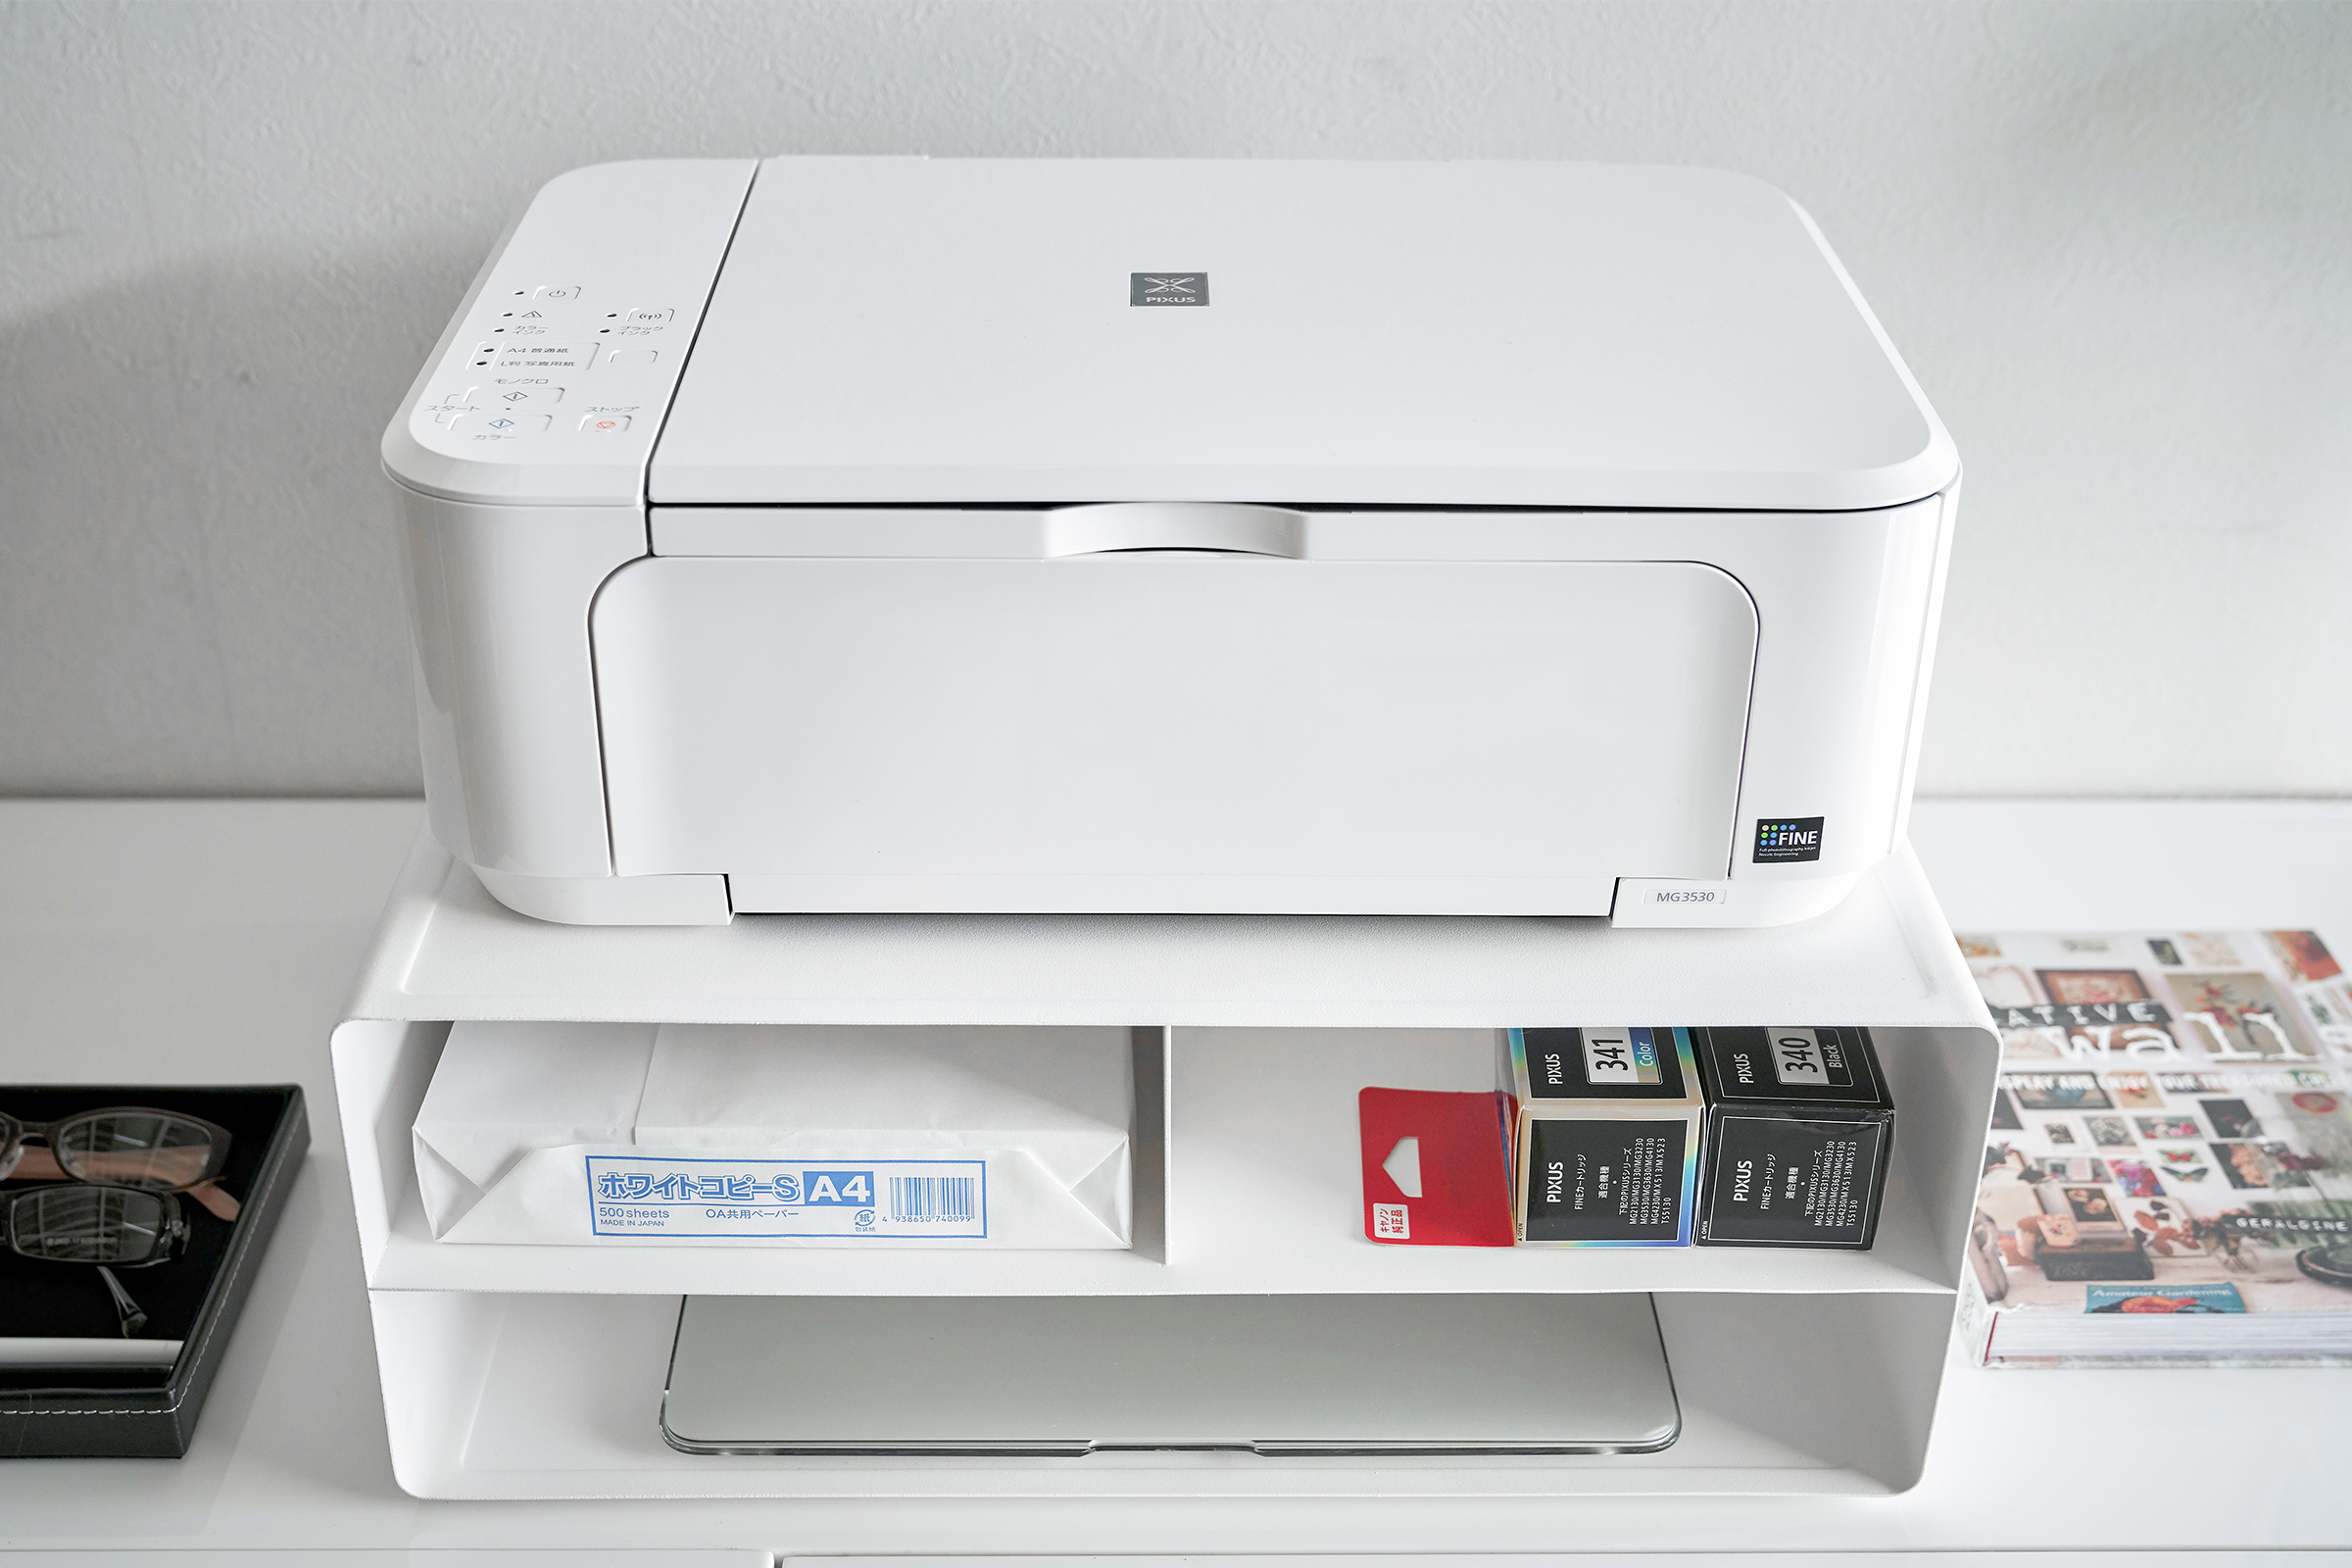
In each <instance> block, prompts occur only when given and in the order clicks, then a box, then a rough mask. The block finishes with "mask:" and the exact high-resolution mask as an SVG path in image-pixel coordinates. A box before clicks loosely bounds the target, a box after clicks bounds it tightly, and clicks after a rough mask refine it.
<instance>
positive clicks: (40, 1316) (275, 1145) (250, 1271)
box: [0, 1084, 311, 1459]
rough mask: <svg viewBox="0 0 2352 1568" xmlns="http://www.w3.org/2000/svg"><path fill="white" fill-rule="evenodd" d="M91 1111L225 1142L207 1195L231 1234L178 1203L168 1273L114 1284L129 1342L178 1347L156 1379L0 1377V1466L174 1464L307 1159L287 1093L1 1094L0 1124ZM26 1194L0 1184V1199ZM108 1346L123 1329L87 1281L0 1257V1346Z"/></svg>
mask: <svg viewBox="0 0 2352 1568" xmlns="http://www.w3.org/2000/svg"><path fill="white" fill-rule="evenodd" d="M102 1105H152V1106H154V1107H156V1108H158V1109H161V1110H183V1111H187V1112H189V1113H190V1114H192V1115H197V1116H202V1117H203V1118H205V1119H206V1120H207V1121H212V1122H218V1123H219V1124H220V1125H221V1126H222V1127H225V1128H227V1129H228V1131H229V1133H230V1134H231V1135H232V1138H233V1140H234V1141H233V1142H232V1143H231V1144H230V1145H229V1151H228V1168H227V1169H226V1170H225V1171H223V1172H222V1173H221V1186H222V1187H224V1188H225V1189H227V1191H228V1192H229V1193H230V1194H231V1195H232V1196H233V1197H235V1198H236V1199H237V1200H238V1201H239V1202H240V1204H241V1205H242V1207H241V1211H240V1212H239V1214H238V1216H237V1219H236V1222H235V1223H234V1224H229V1223H226V1222H223V1221H221V1220H219V1219H216V1218H214V1217H213V1216H212V1215H211V1214H210V1213H208V1212H207V1211H206V1210H205V1209H204V1208H203V1206H202V1205H200V1204H199V1203H197V1202H196V1201H194V1200H193V1199H190V1198H187V1197H184V1196H183V1197H182V1198H181V1199H180V1201H179V1202H180V1208H181V1210H182V1212H184V1213H185V1214H186V1215H187V1218H188V1224H189V1226H190V1229H191V1231H192V1234H191V1236H190V1237H189V1241H188V1246H187V1250H185V1251H184V1252H182V1253H181V1254H180V1255H179V1256H178V1257H176V1258H174V1259H172V1261H171V1262H169V1263H160V1264H157V1265H156V1266H154V1267H152V1268H141V1269H129V1270H123V1271H121V1272H120V1273H119V1275H118V1277H119V1278H120V1279H121V1280H122V1281H123V1286H124V1287H125V1288H126V1289H127V1290H128V1291H129V1292H130V1294H131V1295H132V1296H133V1297H135V1298H137V1299H138V1302H139V1305H140V1306H141V1307H143V1308H144V1309H145V1310H146V1312H147V1315H148V1322H147V1326H146V1329H145V1330H144V1332H143V1333H142V1334H141V1335H140V1336H139V1337H140V1338H141V1339H150V1340H174V1339H175V1340H178V1341H180V1342H181V1348H180V1351H179V1356H178V1359H176V1360H175V1361H173V1362H172V1365H171V1367H170V1368H168V1369H167V1368H162V1367H102V1366H89V1367H74V1366H64V1365H58V1366H0V1457H6V1458H22V1457H33V1456H44V1457H51V1458H174V1459H175V1458H178V1457H179V1456H180V1455H182V1454H184V1453H186V1452H187V1451H188V1444H189V1442H190V1440H191V1439H192V1438H193V1437H194V1435H195V1431H196V1416H197V1413H198V1412H199V1411H200V1410H201V1409H202V1408H203V1406H204V1397H205V1394H206V1392H207V1391H209V1390H210V1389H211V1388H212V1385H213V1376H214V1374H215V1373H216V1372H218V1371H219V1370H220V1367H221V1356H222V1354H223V1353H224V1352H225V1351H226V1350H227V1348H228V1337H229V1333H230V1331H231V1330H232V1329H234V1328H235V1327H236V1322H237V1313H238V1311H239V1309H241V1308H242V1307H243V1306H244V1304H245V1297H246V1293H247V1292H249V1291H250V1290H251V1289H252V1288H253V1276H254V1273H255V1271H256V1270H257V1269H258V1268H259V1267H260V1266H261V1261H262V1250H263V1249H264V1248H266V1247H267V1246H268V1245H269V1242H270V1232H271V1231H272V1230H274V1229H276V1228H277V1218H278V1215H279V1214H280V1213H281V1212H282V1211H283V1210H284V1207H285V1198H286V1192H287V1190H288V1189H289V1188H291V1187H292V1186H293V1185H294V1176H295V1172H297V1171H298V1170H300V1169H301V1168H302V1156H303V1152H304V1151H305V1150H307V1149H308V1148H310V1143H311V1128H310V1120H309V1118H308V1117H307V1116H306V1115H305V1114H304V1111H303V1103H302V1090H301V1088H300V1087H299V1086H297V1085H294V1084H261V1085H255V1086H252V1087H239V1088H202V1089H191V1088H185V1087H179V1088H173V1087H167V1086H163V1085H158V1084H104V1085H88V1086H85V1085H66V1086H60V1085H51V1084H44V1085H41V1086H38V1087H31V1086H25V1087H13V1086H7V1085H0V1110H5V1111H7V1112H8V1113H9V1114H10V1115H12V1116H15V1117H16V1118H17V1119H18V1120H19V1121H25V1122H47V1121H51V1120H54V1119H56V1118H58V1117H61V1116H70V1115H73V1113H74V1112H76V1111H83V1110H94V1109H97V1108H98V1107H99V1106H102ZM33 1185H36V1184H34V1183H31V1182H19V1181H12V1182H0V1194H11V1193H17V1192H21V1191H23V1190H24V1189H25V1188H26V1187H29V1186H33ZM54 1336H62V1337H69V1338H78V1339H102V1340H119V1339H120V1338H121V1337H122V1327H121V1323H120V1321H119V1319H118V1318H117V1316H116V1313H115V1306H114V1301H113V1299H112V1298H110V1297H109V1296H108V1295H107V1291H106V1285H105V1282H104V1281H102V1280H101V1279H100V1278H99V1277H98V1271H97V1270H96V1269H94V1268H86V1267H80V1266H76V1265H71V1264H63V1263H42V1262H35V1261H34V1260H32V1259H30V1258H24V1257H19V1256H17V1255H16V1254H15V1253H13V1252H10V1251H7V1250H5V1249H4V1248H0V1337H7V1338H19V1337H25V1338H40V1337H54Z"/></svg>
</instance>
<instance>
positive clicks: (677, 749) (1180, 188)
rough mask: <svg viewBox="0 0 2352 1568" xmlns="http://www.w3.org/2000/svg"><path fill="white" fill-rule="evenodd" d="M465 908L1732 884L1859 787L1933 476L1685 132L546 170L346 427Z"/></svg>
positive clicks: (1797, 270)
mask: <svg viewBox="0 0 2352 1568" xmlns="http://www.w3.org/2000/svg"><path fill="white" fill-rule="evenodd" d="M383 453H384V466H385V467H386V469H387V470H388V472H389V473H390V475H391V477H392V479H393V481H394V483H395V485H396V486H397V487H398V489H399V493H400V498H401V502H402V506H403V515H404V523H405V563H406V568H407V577H408V584H409V592H410V596H411V597H410V608H411V613H412V617H413V621H414V630H415V638H416V653H417V693H418V699H419V705H420V710H421V714H420V718H421V729H422V737H423V752H424V768H425V792H426V796H427V798H428V800H429V803H430V809H431V820H432V827H433V831H434V833H435V835H436V836H437V837H438V838H439V839H440V841H441V843H442V844H443V845H444V846H445V847H446V848H447V849H448V850H449V851H450V853H451V854H452V855H454V856H456V857H457V858H460V859H463V860H465V861H466V862H468V863H469V864H470V865H471V866H472V867H473V869H474V871H475V872H476V873H477V874H478V875H479V876H480V878H481V880H482V883H483V885H484V886H485V887H487V888H488V889H489V891H490V892H491V893H492V894H493V895H494V896H495V897H496V898H498V899H499V900H500V901H501V902H502V903H504V904H506V905H507V906H509V907H512V908H515V909H517V910H519V911H521V912H523V913H525V914H529V915H536V916H538V917H540V918H542V919H549V920H561V921H569V922H576V923H585V924H700V923H717V922H723V921H726V920H728V919H730V918H731V917H732V916H733V915H736V914H744V913H763V912H782V911H823V910H833V911H843V910H860V911H1011V912H1035V911H1152V912H1193V913H1214V912H1287V913H1359V914H1360V913H1419V914H1527V915H1595V916H1607V917H1608V918H1610V919H1611V920H1613V921H1614V922H1615V923H1616V924H1618V925H1631V926H1640V925H1724V926H1745V925H1773V924H1780V923H1784V922H1788V921H1792V920H1801V919H1804V918H1807V917H1809V916H1811V915H1814V914H1817V913H1819V912H1820V911H1822V910H1824V909H1827V908H1829V907H1832V906H1834V905H1835V904H1837V903H1838V900H1839V899H1841V898H1842V897H1843V896H1844V895H1845V893H1846V892H1847V891H1848V890H1849V889H1850V888H1851V887H1852V886H1853V885H1854V883H1855V882H1856V880H1857V879H1858V878H1859V877H1860V876H1861V875H1862V874H1863V873H1864V872H1865V871H1867V870H1868V869H1869V868H1870V867H1871V865H1872V864H1874V863H1875V862H1876V861H1877V860H1879V859H1880V858H1882V857H1883V856H1885V855H1887V853H1888V851H1889V849H1890V848H1891V847H1892V846H1893V845H1894V844H1895V843H1896V842H1897V841H1898V839H1899V838H1900V836H1901V835H1902V832H1903V826H1904V815H1905V812H1906V809H1907V806H1908V802H1909V799H1910V793H1911V776H1912V769H1913V765H1914V760H1915V758H1916V756H1917V752H1918V748H1919V733H1920V724H1921V718H1922V714H1923V711H1924V710H1925V708H1926V704H1927V694H1928V671H1929V663H1930V658H1931V655H1932V653H1933V650H1934V647H1935V640H1936V613H1937V608H1938V603H1939V600H1940V596H1941V593H1942V587H1943V577H1944V563H1945V561H1946V558H1947V555H1948V551H1949V546H1950V540H1951V529H1952V515H1953V506H1954V499H1955V495H1956V491H1957V488H1958V484H1959V478H1960V464H1959V459H1958V456H1957V454H1956V453H1955V451H1954V449H1953V446H1952V442H1951V440H1950V438H1949V437H1948V436H1947V435H1946V434H1945V432H1944V430H1943V427H1942V426H1941V425H1940V424H1939V423H1938V422H1937V420H1936V416H1935V414H1934V413H1933V412H1931V411H1930V409H1929V408H1928V405H1927V403H1926V401H1925V399H1924V398H1923V397H1922V396H1921V394H1920V391H1919V388H1918V387H1917V386H1916V385H1915V384H1914V383H1913V381H1912V379H1911V376H1910V374H1909V372H1908V371H1906V370H1905V368H1903V365H1902V362H1901V361H1900V360H1899V359H1897V358H1896V356H1895V353H1894V350H1893V348H1892V347H1891V346H1890V345H1889V344H1888V342H1887V337H1886V335H1885V333H1884V332H1882V331H1881V330H1880V328H1879V325H1878V322H1877V321H1876V320H1875V319H1873V318H1872V316H1871V314H1870V312H1869V310H1868V309H1867V308H1866V307H1865V306H1864V305H1863V303H1862V301H1861V299H1860V297H1859V296H1858V295H1857V294H1856V292H1855V290H1854V286H1853V284H1852V283H1851V281H1850V280H1849V279H1848V278H1847V277H1846V275H1845V273H1844V271H1843V270H1841V269H1840V268H1839V266H1838V261H1837V259H1836V257H1834V256H1833V255H1832V254H1831V252H1830V249H1829V247H1828V245H1827V244H1825V243H1824V241H1823V239H1822V236H1821V234H1820V233H1819V232H1818V231H1817V230H1816V229H1815V228H1814V226H1813V223H1812V222H1811V221H1810V220H1809V219H1808V218H1807V217H1806V216H1805V214H1804V213H1803V212H1802V211H1801V210H1800V209H1799V208H1797V207H1796V206H1795V205H1794V204H1793V203H1791V202H1790V201H1789V199H1788V198H1787V197H1786V196H1784V195H1782V194H1781V193H1780V192H1778V191H1776V190H1774V189H1772V188H1771V187H1770V186H1767V185H1764V184H1761V183H1759V182H1757V181H1756V180H1753V179H1750V178H1746V177H1744V176H1740V175H1736V174H1728V173H1720V172H1710V171H1706V170H1698V169H1679V168H1615V167H1607V166H1601V165H1590V164H1535V163H1395V164H1368V163H1288V162H1187V161H1168V162H1157V161H1147V160H1092V161H1089V160H1072V161H1062V160H1047V159H1039V160H1025V159H1024V160H986V159H924V158H776V159H769V160H766V161H764V162H760V161H753V160H748V159H746V160H711V161H677V162H646V163H627V164H611V165H605V166H601V167H597V168H591V169H583V170H580V171H577V172H573V173H569V174H565V175H564V176H562V177H561V178H559V179H557V180H555V181H553V182H552V183H550V184H549V185H548V186H547V187H546V188H545V189H544V190H542V191H540V193H539V194H538V196H537V197H536V199H534V200H533V201H532V203H531V205H530V207H529V208H528V210H527V211H525V212H524V213H523V215H522V217H521V219H520V220H519V221H517V222H516V223H515V226H514V227H513V228H512V229H510V230H509V231H508V233H507V235H506V238H505V239H504V240H503V241H502V242H501V244H500V245H499V247H498V250H497V253H496V254H495V255H494V256H492V258H491V259H490V262H489V264H488V265H487V266H486V267H485V268H484V269H483V270H482V272H481V274H480V275H479V277H477V278H476V279H475V281H474V284H473V287H472V290H471V291H470V292H469V293H468V294H467V295H466V301H465V304H464V305H463V306H462V307H461V308H460V309H459V311H458V315H457V319H456V320H455V321H454V322H452V323H451V325H450V328H449V331H448V333H447V334H446V335H445V336H444V337H443V338H442V340H441V343H440V346H439V347H438V348H437V349H435V351H434V353H433V357H432V359H431V361H430V362H429V363H428V364H427V365H426V367H425V369H424V373H423V374H422V375H421V376H420V377H418V379H417V384H416V387H415V389H414V390H413V391H412V392H411V393H410V395H409V398H408V401H407V402H406V403H404V404H403V405H402V406H401V409H400V413H399V415H398V416H397V417H395V418H394V419H393V421H392V425H391V428H390V430H389V431H388V432H387V433H386V434H385V437H384V445H383Z"/></svg>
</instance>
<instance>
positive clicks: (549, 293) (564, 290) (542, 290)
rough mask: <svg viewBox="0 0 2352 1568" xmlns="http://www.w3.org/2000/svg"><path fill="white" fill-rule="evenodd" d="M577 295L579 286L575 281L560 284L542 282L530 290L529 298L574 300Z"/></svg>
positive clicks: (578, 295)
mask: <svg viewBox="0 0 2352 1568" xmlns="http://www.w3.org/2000/svg"><path fill="white" fill-rule="evenodd" d="M579 297H580V286H579V285H578V284H577V283H571V284H566V285H561V286H559V285H557V284H553V283H543V284H541V285H540V286H539V287H537V288H535V289H533V290H531V298H533V299H535V300H576V299H578V298H579Z"/></svg>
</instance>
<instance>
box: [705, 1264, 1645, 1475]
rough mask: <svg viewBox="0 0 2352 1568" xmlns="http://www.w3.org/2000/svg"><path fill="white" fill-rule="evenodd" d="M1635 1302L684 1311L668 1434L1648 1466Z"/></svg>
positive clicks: (749, 1305) (1040, 1450) (801, 1449)
mask: <svg viewBox="0 0 2352 1568" xmlns="http://www.w3.org/2000/svg"><path fill="white" fill-rule="evenodd" d="M1681 1424H1682V1417H1681V1411H1680V1409H1679V1407H1678V1405H1677V1403H1676V1400H1675V1395H1674V1383H1673V1378H1672V1376H1671V1374H1670V1372H1669V1370H1668V1367H1667V1363H1666V1352H1665V1346H1664V1343H1663V1341H1662V1340H1661V1339H1660V1337H1659V1332H1658V1323H1657V1314H1656V1312H1655V1310H1654V1309H1653V1308H1652V1306H1651V1304H1650V1299H1649V1298H1648V1297H1647V1296H1646V1295H1639V1294H1636V1295H1608V1296H1585V1295H1578V1296H1539V1295H1485V1296H1374V1295H1350V1296H1097V1297H1046V1298H1034V1297H981V1298H964V1297H957V1298H946V1297H887V1298H864V1297H743V1296H690V1297H688V1298H686V1301H685V1306H684V1308H683V1309H682V1311H681V1312H680V1314H679V1319H678V1334H677V1342H676V1345H675V1347H674V1348H673V1349H672V1351H671V1357H670V1370H669V1385H668V1389H667V1391H666V1393H665V1395H664V1397H663V1400H662V1436H663V1437H664V1438H666V1439H667V1440H668V1442H669V1445H670V1446H672V1447H673V1448H677V1449H680V1450H681V1451H684V1452H687V1453H698V1454H1038V1455H1076V1454H1086V1453H1093V1452H1101V1451H1111V1450H1118V1449H1139V1448H1140V1449H1168V1448H1208V1449H1240V1450H1249V1451H1254V1452H1257V1453H1261V1454H1268V1455H1274V1454H1413V1453H1647V1452H1654V1451H1656V1450H1657V1449H1660V1448H1664V1447H1666V1446H1669V1445H1670V1444H1672V1443H1673V1442H1674V1440H1675V1438H1676V1436H1677V1434H1678V1433H1679V1432H1680V1430H1681Z"/></svg>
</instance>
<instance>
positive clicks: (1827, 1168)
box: [1691, 1027, 1894, 1250]
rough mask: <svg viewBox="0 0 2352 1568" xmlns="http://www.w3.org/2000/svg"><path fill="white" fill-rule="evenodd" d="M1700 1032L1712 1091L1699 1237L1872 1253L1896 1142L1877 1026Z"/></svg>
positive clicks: (1697, 1039) (1702, 1073) (1710, 1241)
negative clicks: (1875, 1043) (1874, 1035)
mask: <svg viewBox="0 0 2352 1568" xmlns="http://www.w3.org/2000/svg"><path fill="white" fill-rule="evenodd" d="M1691 1035H1692V1037H1693V1043H1694V1044H1695V1046H1696V1049H1697V1054H1698V1074H1699V1081H1700V1083H1701V1085H1702V1086H1703V1087H1704V1089H1705V1091H1706V1098H1707V1137H1706V1150H1707V1156H1706V1162H1705V1169H1704V1171H1703V1173H1702V1174H1701V1176H1700V1179H1699V1215H1698V1244H1699V1245H1700V1246H1701V1247H1837V1248H1852V1249H1855V1250H1863V1249H1867V1248H1868V1247H1869V1246H1870V1244H1871V1241H1872V1238H1873V1237H1874V1236H1875V1235H1876V1234H1877V1232H1878V1228H1879V1204H1880V1200H1881V1199H1882V1197H1884V1195H1885V1193H1886V1189H1887V1155H1888V1153H1889V1152H1891V1151H1892V1150H1893V1147H1894V1102H1893V1100H1892V1099H1891V1098H1890V1097H1889V1096H1888V1095H1887V1079H1886V1075H1885V1073H1883V1072H1882V1071H1881V1070H1880V1067H1879V1057H1878V1053H1877V1052H1876V1051H1875V1050H1873V1049H1872V1047H1871V1043H1870V1032H1869V1031H1868V1030H1865V1029H1853V1028H1826V1027H1825V1028H1772V1029H1693V1030H1692V1031H1691Z"/></svg>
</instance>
